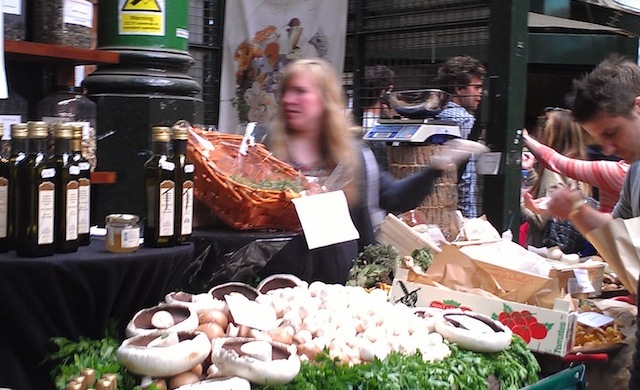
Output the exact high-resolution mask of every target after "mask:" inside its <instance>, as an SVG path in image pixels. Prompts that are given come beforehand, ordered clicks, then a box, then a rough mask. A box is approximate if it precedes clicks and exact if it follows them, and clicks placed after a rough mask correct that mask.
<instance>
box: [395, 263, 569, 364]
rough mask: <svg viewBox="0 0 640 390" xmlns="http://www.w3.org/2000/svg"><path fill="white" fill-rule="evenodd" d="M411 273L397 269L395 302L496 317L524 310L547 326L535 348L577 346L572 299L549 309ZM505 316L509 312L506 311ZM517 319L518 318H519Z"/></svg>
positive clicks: (553, 351)
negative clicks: (417, 278) (411, 277)
mask: <svg viewBox="0 0 640 390" xmlns="http://www.w3.org/2000/svg"><path fill="white" fill-rule="evenodd" d="M408 274H409V271H408V270H406V269H398V270H397V272H396V275H395V279H394V280H393V285H392V288H391V294H390V301H391V302H393V303H397V302H402V303H404V304H406V305H408V306H412V307H437V308H443V309H447V308H462V309H463V310H464V309H466V310H473V311H476V312H478V313H482V314H485V315H488V316H490V317H492V318H494V319H496V320H498V319H499V318H500V315H501V313H508V314H509V317H511V316H513V317H514V318H515V317H516V315H515V314H514V313H519V314H518V315H517V316H520V317H522V316H523V314H524V316H526V317H533V318H535V320H536V322H537V323H540V324H542V325H543V326H544V328H545V330H541V329H540V327H541V326H540V325H537V327H538V329H536V334H537V335H538V337H540V336H542V335H544V337H542V338H533V337H531V339H530V341H529V343H528V346H529V348H530V349H531V350H532V351H535V352H540V353H545V354H550V355H556V356H565V355H566V354H567V353H569V352H571V349H572V348H573V341H574V336H575V329H576V322H577V315H576V313H575V312H571V303H570V302H568V301H566V300H561V299H556V303H555V305H554V307H553V309H545V308H541V307H537V306H531V305H525V304H522V303H517V302H511V301H505V300H502V299H499V298H497V297H495V298H490V297H485V296H480V295H475V294H470V293H465V292H461V291H454V290H450V289H445V288H440V287H434V286H429V285H426V284H420V283H414V282H409V281H408V280H407V277H408ZM504 316H506V314H503V317H504ZM505 321H506V320H505ZM513 321H514V322H516V320H515V319H514V320H513ZM503 323H504V322H503ZM529 329H531V328H529Z"/></svg>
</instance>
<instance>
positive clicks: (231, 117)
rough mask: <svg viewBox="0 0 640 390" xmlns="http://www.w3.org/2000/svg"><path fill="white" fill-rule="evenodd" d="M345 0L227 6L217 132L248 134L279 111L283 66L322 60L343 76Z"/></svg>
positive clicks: (252, 0) (240, 0)
mask: <svg viewBox="0 0 640 390" xmlns="http://www.w3.org/2000/svg"><path fill="white" fill-rule="evenodd" d="M347 3H348V2H347V1H346V0H233V1H227V2H226V9H225V26H224V43H223V55H222V77H221V82H220V117H219V122H218V129H219V130H220V131H222V132H225V133H243V132H244V126H245V125H246V123H247V122H258V123H261V124H266V123H267V122H268V120H269V118H270V117H271V115H273V113H274V112H275V111H276V108H277V101H278V98H279V96H278V82H279V80H280V76H281V74H282V69H283V67H284V66H285V65H286V64H287V63H289V62H291V61H292V60H295V59H298V58H310V57H322V58H324V59H326V60H327V61H329V62H330V63H331V64H333V66H334V67H335V68H336V71H337V72H338V74H342V68H343V63H344V51H345V40H346V28H347Z"/></svg>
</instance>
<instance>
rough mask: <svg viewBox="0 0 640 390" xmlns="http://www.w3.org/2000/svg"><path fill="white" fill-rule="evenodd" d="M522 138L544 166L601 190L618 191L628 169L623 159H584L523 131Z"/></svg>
mask: <svg viewBox="0 0 640 390" xmlns="http://www.w3.org/2000/svg"><path fill="white" fill-rule="evenodd" d="M522 137H523V140H524V143H525V145H526V146H527V148H528V149H529V151H531V153H533V155H534V156H535V157H536V160H537V161H539V162H540V163H541V164H542V165H543V166H544V167H545V168H547V169H549V170H551V171H554V172H556V173H559V174H561V175H563V176H567V177H570V178H572V179H575V180H579V181H582V182H585V183H588V184H591V185H592V186H594V187H597V188H598V189H600V190H601V191H604V192H610V193H616V194H617V193H620V190H621V189H622V183H623V182H624V178H625V176H626V175H627V171H628V170H629V164H628V163H626V162H624V161H606V160H599V161H586V160H578V159H574V158H570V157H566V156H564V155H562V154H560V153H558V152H556V151H555V150H554V149H552V148H550V147H548V146H546V145H544V144H541V143H540V142H538V141H536V140H535V139H533V138H532V137H531V136H529V135H528V134H527V132H526V130H525V131H524V132H523V135H522Z"/></svg>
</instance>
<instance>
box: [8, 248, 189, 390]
mask: <svg viewBox="0 0 640 390" xmlns="http://www.w3.org/2000/svg"><path fill="white" fill-rule="evenodd" d="M193 254H194V245H193V244H192V243H188V244H184V245H180V246H176V247H171V248H159V249H151V248H140V250H139V251H137V252H134V253H128V254H113V253H109V252H107V251H106V250H105V249H104V241H103V240H102V239H99V238H92V241H91V245H89V246H87V247H81V248H80V249H79V250H78V252H75V253H68V254H56V255H54V256H48V257H40V258H24V257H20V258H19V257H16V256H15V253H14V252H10V253H9V254H1V255H0V316H1V317H0V321H2V323H1V325H0V329H2V335H1V336H0V387H10V388H13V389H14V390H33V389H38V390H46V389H53V388H54V387H53V384H52V381H51V379H50V370H51V368H52V365H51V364H50V363H47V364H44V365H42V364H41V363H42V361H43V359H44V358H45V357H46V356H47V354H48V353H49V352H51V351H55V350H56V347H55V345H54V344H52V343H51V342H50V338H51V337H66V338H68V339H74V340H77V338H78V337H79V336H84V337H88V338H92V339H100V338H102V337H104V332H105V330H106V327H107V324H108V323H109V321H110V320H111V319H115V320H116V321H117V325H118V328H119V329H118V330H119V331H120V332H122V331H123V330H124V327H125V326H126V324H127V323H128V322H129V320H130V319H131V318H132V317H133V315H134V314H135V313H136V312H137V311H138V310H140V309H142V308H146V307H151V306H154V305H156V304H158V303H159V302H160V301H163V300H164V296H165V294H166V293H168V292H170V291H173V290H174V289H175V288H176V287H177V286H178V285H180V283H181V281H182V280H183V278H184V277H185V272H186V270H187V269H188V268H189V266H190V264H191V262H192V260H193Z"/></svg>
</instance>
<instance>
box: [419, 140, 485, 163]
mask: <svg viewBox="0 0 640 390" xmlns="http://www.w3.org/2000/svg"><path fill="white" fill-rule="evenodd" d="M442 146H443V147H442V149H441V150H440V153H438V154H437V155H434V156H432V157H431V165H432V166H434V167H435V168H438V169H445V168H446V167H447V166H449V165H451V164H453V165H456V166H460V165H462V164H464V163H466V162H467V160H469V158H470V157H471V155H473V154H475V155H480V154H484V153H487V152H489V150H490V149H489V148H488V147H487V146H486V145H483V144H481V143H479V142H475V141H469V140H466V139H460V138H454V139H451V140H449V141H447V142H445V143H444V144H442Z"/></svg>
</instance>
